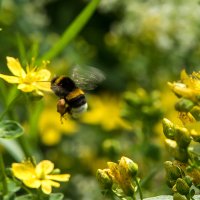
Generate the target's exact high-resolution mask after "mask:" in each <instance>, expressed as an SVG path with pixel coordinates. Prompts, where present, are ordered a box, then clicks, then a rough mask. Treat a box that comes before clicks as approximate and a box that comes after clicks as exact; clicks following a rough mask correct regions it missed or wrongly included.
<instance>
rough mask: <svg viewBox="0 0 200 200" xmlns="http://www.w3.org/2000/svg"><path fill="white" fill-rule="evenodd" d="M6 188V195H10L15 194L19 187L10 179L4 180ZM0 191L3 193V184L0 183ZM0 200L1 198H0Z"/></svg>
mask: <svg viewBox="0 0 200 200" xmlns="http://www.w3.org/2000/svg"><path fill="white" fill-rule="evenodd" d="M6 182H7V186H8V193H9V194H10V195H11V194H12V193H15V192H17V191H18V190H20V186H19V185H17V184H16V183H15V182H14V181H13V180H11V179H8V178H7V179H6ZM0 191H3V183H2V182H0ZM0 199H1V198H0Z"/></svg>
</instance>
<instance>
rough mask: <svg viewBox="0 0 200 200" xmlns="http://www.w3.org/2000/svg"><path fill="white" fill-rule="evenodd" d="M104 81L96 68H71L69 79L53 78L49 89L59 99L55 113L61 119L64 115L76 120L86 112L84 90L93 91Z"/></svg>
mask: <svg viewBox="0 0 200 200" xmlns="http://www.w3.org/2000/svg"><path fill="white" fill-rule="evenodd" d="M104 79H105V76H104V74H103V73H102V72H101V71H100V70H98V69H97V68H94V67H87V69H82V68H80V67H78V66H76V67H74V68H73V70H72V73H71V77H68V76H57V77H54V78H53V79H52V80H51V89H52V91H53V92H54V93H55V95H56V96H58V97H59V98H60V99H59V100H58V102H57V112H59V113H60V115H61V118H62V117H63V116H64V115H65V114H66V113H68V114H69V115H71V116H72V118H78V117H79V116H80V115H81V114H82V113H84V112H86V111H87V108H88V104H87V100H86V97H85V92H84V90H92V89H94V88H95V87H96V86H97V85H98V84H99V83H100V82H101V81H103V80H104Z"/></svg>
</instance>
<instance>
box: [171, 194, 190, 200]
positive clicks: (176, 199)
mask: <svg viewBox="0 0 200 200" xmlns="http://www.w3.org/2000/svg"><path fill="white" fill-rule="evenodd" d="M173 200H187V199H186V197H185V196H183V195H181V194H179V193H174V195H173Z"/></svg>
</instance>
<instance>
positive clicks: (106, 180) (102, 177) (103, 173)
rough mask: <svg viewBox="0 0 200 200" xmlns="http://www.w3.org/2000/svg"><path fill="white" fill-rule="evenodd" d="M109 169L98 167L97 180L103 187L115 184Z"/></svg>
mask: <svg viewBox="0 0 200 200" xmlns="http://www.w3.org/2000/svg"><path fill="white" fill-rule="evenodd" d="M108 170H109V169H104V170H102V169H98V170H97V173H96V177H97V180H98V182H99V183H100V185H101V187H102V188H103V189H111V187H112V184H113V182H112V178H111V177H110V176H109V174H108Z"/></svg>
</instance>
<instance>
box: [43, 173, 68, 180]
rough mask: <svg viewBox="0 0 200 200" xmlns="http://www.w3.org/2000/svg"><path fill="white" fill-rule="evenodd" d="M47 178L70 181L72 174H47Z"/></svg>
mask: <svg viewBox="0 0 200 200" xmlns="http://www.w3.org/2000/svg"><path fill="white" fill-rule="evenodd" d="M46 178H47V179H51V180H55V181H68V180H69V178H70V174H52V175H46Z"/></svg>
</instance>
